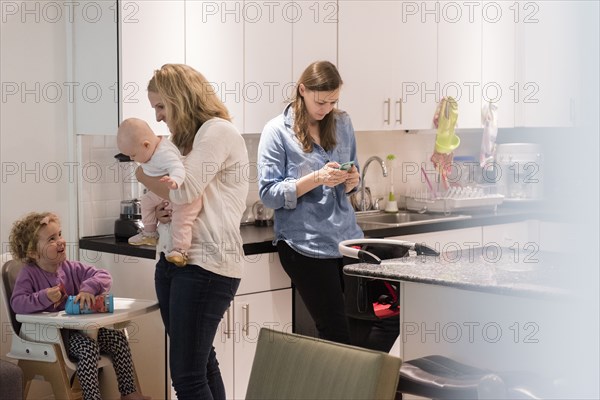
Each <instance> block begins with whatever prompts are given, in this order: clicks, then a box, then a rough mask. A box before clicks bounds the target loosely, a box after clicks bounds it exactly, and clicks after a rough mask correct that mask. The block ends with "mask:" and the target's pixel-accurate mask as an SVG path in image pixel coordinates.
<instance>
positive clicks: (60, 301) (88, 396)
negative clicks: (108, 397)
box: [10, 212, 150, 400]
mask: <svg viewBox="0 0 600 400" xmlns="http://www.w3.org/2000/svg"><path fill="white" fill-rule="evenodd" d="M10 252H11V253H12V255H13V258H15V259H18V260H21V261H23V262H24V263H26V265H25V266H24V267H23V269H22V270H21V271H20V272H19V275H18V276H17V280H16V282H15V287H14V289H13V293H12V297H11V300H10V304H11V307H12V309H13V311H14V312H15V313H17V314H28V313H36V312H42V311H60V310H64V308H65V302H66V299H67V297H68V296H69V295H75V296H76V298H75V302H78V303H79V304H80V305H81V306H84V305H86V304H87V305H88V306H90V305H91V304H92V303H93V302H94V299H95V297H96V296H97V295H100V294H103V293H106V292H108V290H109V289H110V286H111V283H112V278H111V276H110V275H109V273H108V272H107V271H105V270H102V269H97V268H95V267H93V266H91V265H87V264H84V263H81V262H79V261H69V260H67V255H66V242H65V239H64V238H63V236H62V231H61V226H60V221H59V219H58V216H56V215H55V214H53V213H49V212H44V213H30V214H28V215H26V216H25V217H23V218H22V219H20V220H18V221H17V222H15V223H14V225H13V228H12V231H11V234H10ZM67 346H68V352H69V355H70V356H71V357H73V358H75V359H76V360H77V376H78V377H79V381H80V383H81V388H82V389H83V398H84V400H98V399H101V395H100V389H99V382H98V368H97V362H98V358H99V355H100V352H103V353H108V354H110V355H111V357H112V359H113V366H114V368H115V373H116V376H117V381H118V386H119V392H120V393H121V399H123V400H149V399H150V398H149V397H146V396H143V395H142V394H141V393H140V392H139V391H138V390H137V388H136V386H135V381H134V372H133V361H132V359H131V351H130V349H129V344H128V343H127V338H126V337H125V334H124V333H123V332H122V331H118V330H113V329H106V328H100V329H99V330H98V337H97V340H94V339H91V338H90V337H88V336H86V335H85V334H83V333H81V332H79V331H73V332H70V336H69V339H68V344H67Z"/></svg>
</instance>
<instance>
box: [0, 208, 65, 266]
mask: <svg viewBox="0 0 600 400" xmlns="http://www.w3.org/2000/svg"><path fill="white" fill-rule="evenodd" d="M50 222H60V220H59V218H58V216H57V215H56V214H54V213H51V212H43V213H36V212H32V213H29V214H27V215H26V216H25V217H23V218H21V219H20V220H18V221H16V222H15V223H14V224H13V227H12V230H11V231H10V236H9V239H8V240H9V245H10V253H11V254H12V256H13V258H14V259H18V260H20V261H23V262H27V263H35V258H33V256H34V255H35V254H36V252H37V248H36V246H37V242H38V233H39V231H40V229H41V228H42V227H43V226H45V225H48V224H49V223H50Z"/></svg>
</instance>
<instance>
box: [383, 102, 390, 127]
mask: <svg viewBox="0 0 600 400" xmlns="http://www.w3.org/2000/svg"><path fill="white" fill-rule="evenodd" d="M386 103H387V119H384V120H383V123H384V124H388V125H389V124H390V111H391V110H390V107H391V103H392V101H391V100H390V99H389V98H388V99H387V100H386V101H384V102H383V104H386Z"/></svg>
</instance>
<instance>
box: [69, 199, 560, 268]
mask: <svg viewBox="0 0 600 400" xmlns="http://www.w3.org/2000/svg"><path fill="white" fill-rule="evenodd" d="M547 217H549V216H548V215H547V213H543V212H535V211H533V212H532V211H531V210H526V211H522V210H503V211H502V212H499V213H495V214H472V215H471V216H470V218H466V219H463V220H455V221H441V222H436V221H432V222H429V223H424V224H419V225H411V226H402V227H389V228H376V229H368V230H365V231H364V234H365V237H370V238H383V237H392V236H402V235H412V234H418V233H430V232H438V231H448V230H454V229H463V228H472V227H477V226H486V225H498V224H506V223H512V222H520V221H526V220H531V219H545V218H547ZM272 232H273V227H254V226H244V227H242V237H243V240H244V244H243V249H244V254H245V255H254V254H263V253H274V252H276V251H277V249H276V247H275V246H273V244H272V238H273V234H272ZM79 248H80V249H81V250H90V251H99V252H105V253H111V254H120V255H125V256H131V257H139V258H147V259H155V258H156V250H155V249H154V247H151V246H131V245H129V244H128V243H127V242H119V241H117V240H116V239H115V237H114V236H113V235H99V236H87V237H82V238H81V239H79Z"/></svg>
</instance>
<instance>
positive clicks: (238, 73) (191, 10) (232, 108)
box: [185, 1, 245, 132]
mask: <svg viewBox="0 0 600 400" xmlns="http://www.w3.org/2000/svg"><path fill="white" fill-rule="evenodd" d="M243 7H244V2H243V1H228V2H219V3H217V2H214V1H187V2H186V12H185V50H186V63H187V64H188V65H190V66H191V67H193V68H194V69H196V70H198V71H200V73H202V74H203V75H204V76H205V77H206V79H207V80H208V81H209V82H210V83H211V85H212V87H213V90H214V91H215V93H216V94H217V96H218V97H219V98H220V99H221V101H222V102H223V103H224V104H225V106H227V109H228V110H229V114H230V115H231V117H232V122H233V124H234V125H235V126H236V127H237V128H238V130H239V131H240V132H243V131H244V94H245V86H244V83H245V82H244V18H243V15H242V11H243Z"/></svg>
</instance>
